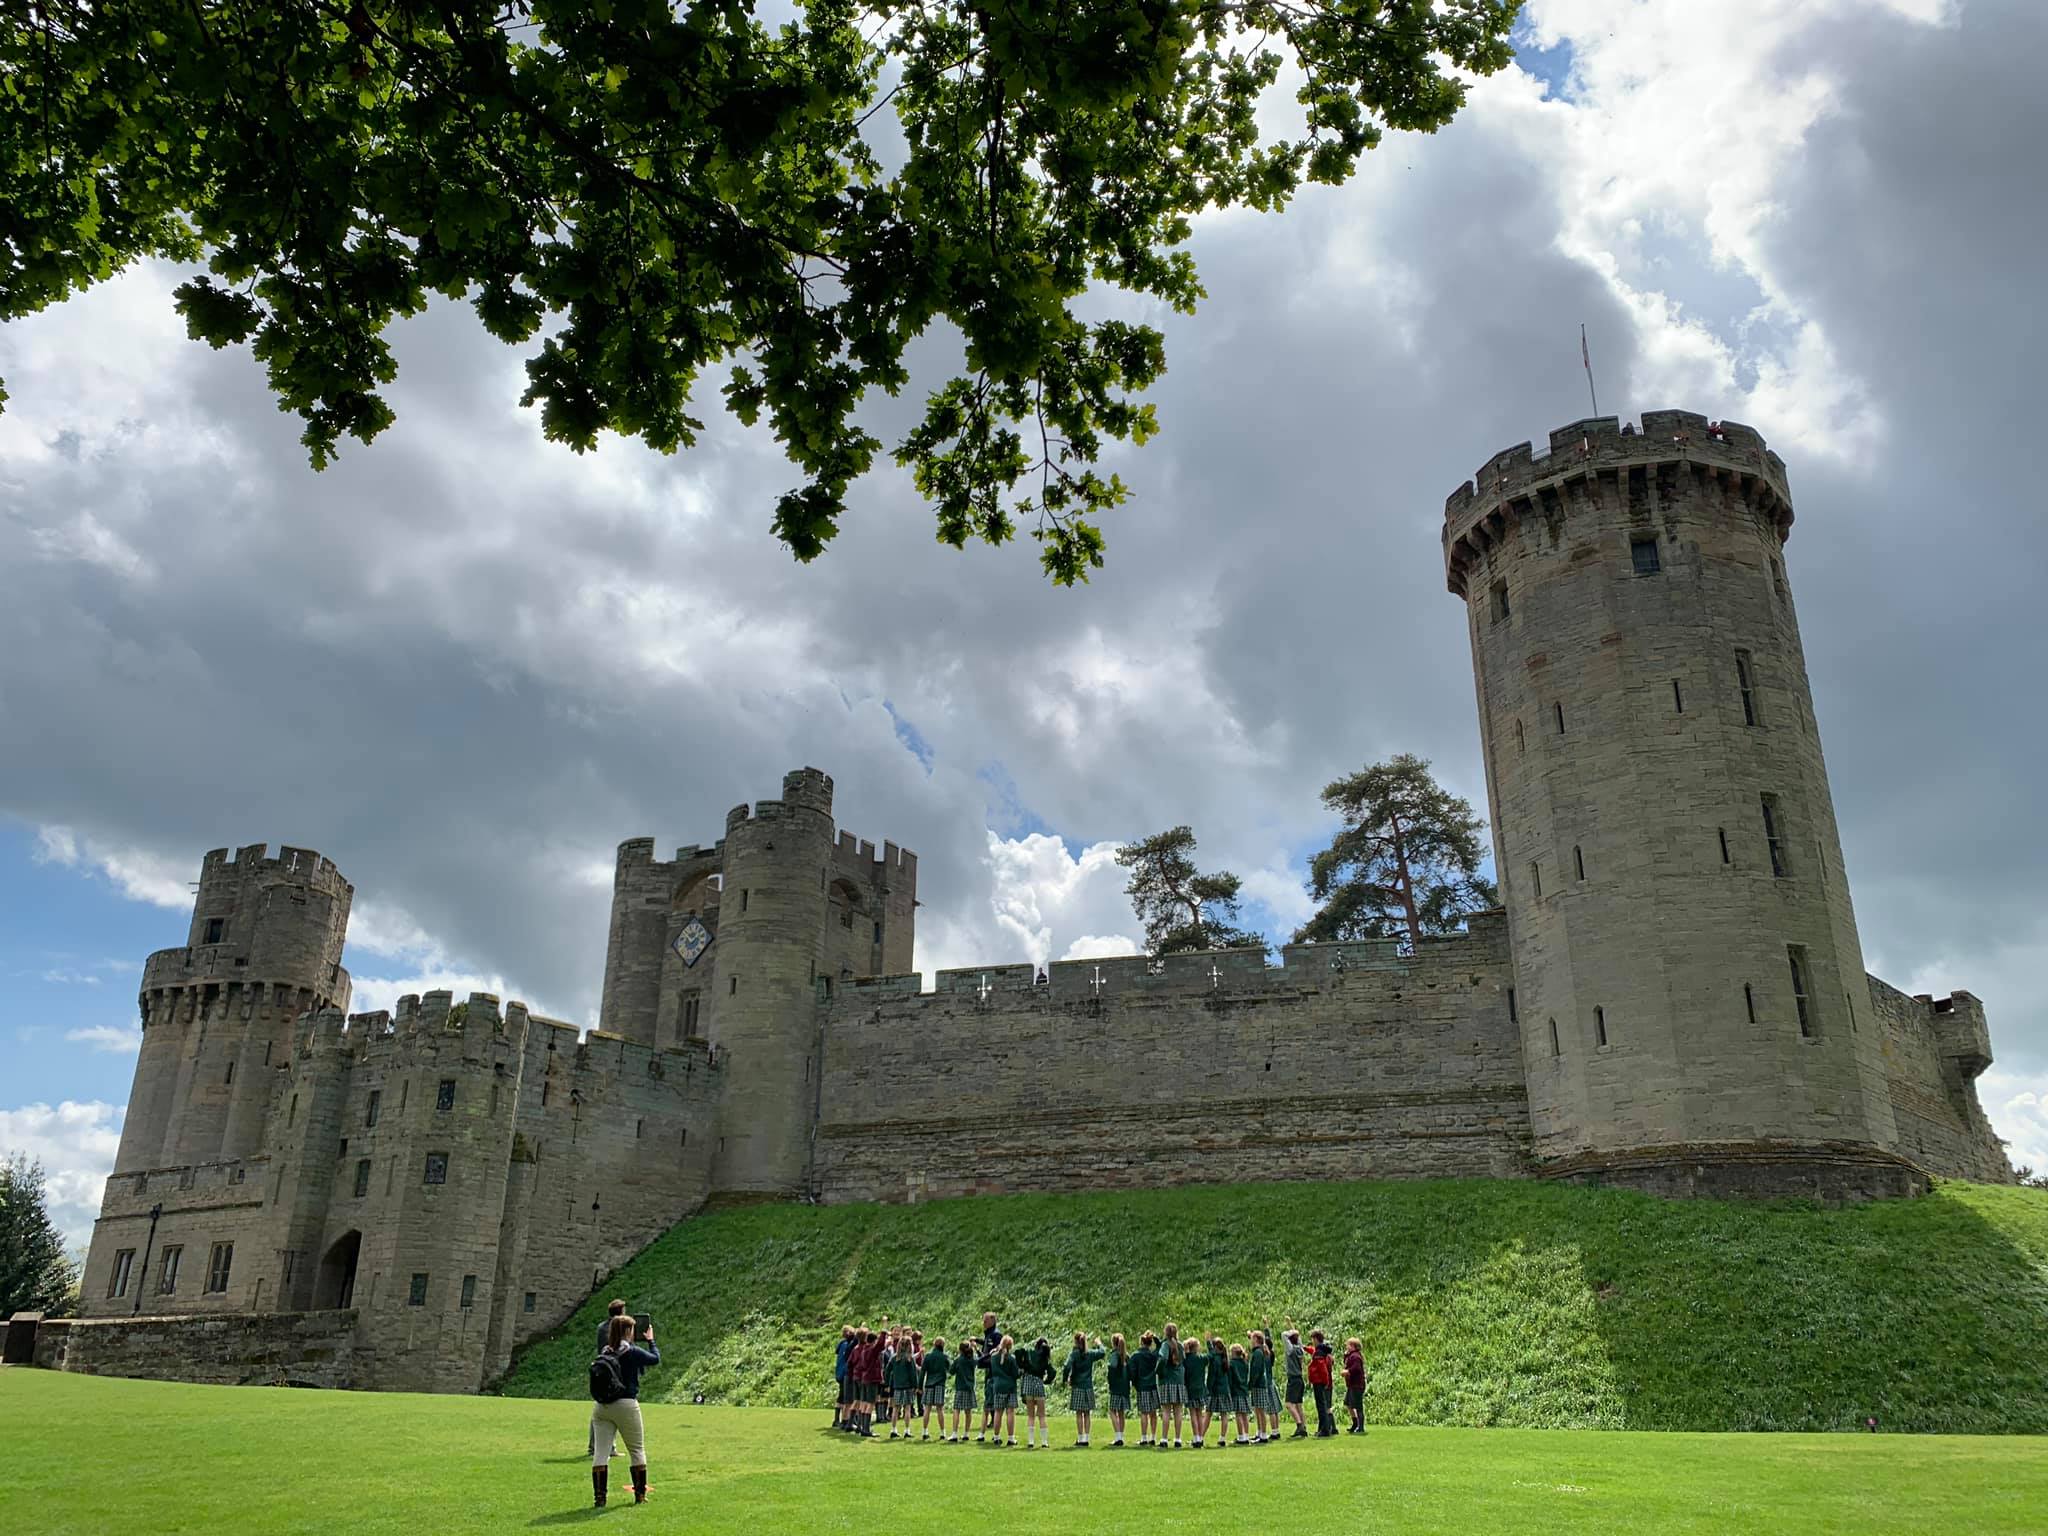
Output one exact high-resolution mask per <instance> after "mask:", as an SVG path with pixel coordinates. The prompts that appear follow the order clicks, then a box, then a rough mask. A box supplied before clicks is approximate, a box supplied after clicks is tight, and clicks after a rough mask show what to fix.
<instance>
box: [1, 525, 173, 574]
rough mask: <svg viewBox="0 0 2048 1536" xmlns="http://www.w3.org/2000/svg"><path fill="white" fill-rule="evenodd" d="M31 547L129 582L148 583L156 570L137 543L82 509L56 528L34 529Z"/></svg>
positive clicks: (45, 556)
mask: <svg viewBox="0 0 2048 1536" xmlns="http://www.w3.org/2000/svg"><path fill="white" fill-rule="evenodd" d="M28 537H29V547H30V548H32V549H33V550H35V552H36V553H37V554H38V555H39V556H41V557H42V558H43V559H45V560H76V561H78V562H79V563H80V564H82V565H96V566H99V567H100V568H101V569H103V570H107V571H111V572H113V573H114V574H115V575H116V576H119V577H121V578H123V579H124V580H127V581H132V582H136V583H139V584H143V585H147V584H148V583H149V582H150V581H152V580H153V579H154V578H155V576H156V569H155V567H153V566H152V565H151V564H150V563H149V561H147V560H146V559H144V558H143V557H142V555H141V554H140V553H139V552H138V551H137V550H136V548H135V546H134V545H132V544H130V543H129V542H128V541H127V540H126V539H124V538H122V537H121V535H120V534H118V533H116V532H115V531H114V530H113V529H111V528H109V527H107V525H106V524H104V523H102V522H101V521H100V520H99V519H98V518H96V517H94V516H93V515H92V513H91V512H80V513H79V514H78V515H77V516H75V517H73V518H72V519H71V521H70V522H68V523H62V524H59V525H57V526H55V527H46V528H31V529H30V530H29V531H28Z"/></svg>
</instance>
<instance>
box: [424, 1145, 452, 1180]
mask: <svg viewBox="0 0 2048 1536" xmlns="http://www.w3.org/2000/svg"><path fill="white" fill-rule="evenodd" d="M425 1182H426V1183H429V1184H446V1183H447V1182H448V1154H447V1153H446V1152H429V1153H428V1154H427V1175H426V1180H425Z"/></svg>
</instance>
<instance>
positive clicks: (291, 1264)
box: [256, 1248, 299, 1297]
mask: <svg viewBox="0 0 2048 1536" xmlns="http://www.w3.org/2000/svg"><path fill="white" fill-rule="evenodd" d="M283 1257H284V1279H283V1280H282V1281H281V1282H280V1285H290V1284H291V1283H292V1275H293V1274H294V1272H296V1271H297V1269H298V1267H299V1254H298V1250H297V1249H295V1248H287V1249H285V1250H284V1255H283ZM256 1294H257V1296H258V1297H261V1296H262V1294H263V1282H262V1281H261V1280H258V1281H257V1282H256Z"/></svg>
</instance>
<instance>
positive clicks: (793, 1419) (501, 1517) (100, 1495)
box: [0, 1367, 2048, 1536]
mask: <svg viewBox="0 0 2048 1536" xmlns="http://www.w3.org/2000/svg"><path fill="white" fill-rule="evenodd" d="M586 1419H587V1409H586V1405H584V1404H580V1403H573V1402H557V1401H545V1400H539V1399H528V1400H520V1399H505V1398H475V1397H413V1396H404V1395H399V1394H371V1393H328V1392H297V1391H289V1390H283V1389H275V1388H258V1387H191V1386H179V1385H173V1384H170V1383H165V1382H151V1381H116V1380H111V1379H107V1378H96V1377H85V1376H69V1375H63V1374H57V1373H52V1372H46V1371H32V1370H27V1369H23V1368H20V1367H10V1368H7V1369H4V1370H0V1536H16V1533H20V1536H31V1533H33V1536H61V1533H72V1532H76V1533H81V1536H85V1533H90V1536H102V1533H107V1532H115V1531H137V1532H146V1533H148V1536H164V1533H173V1532H185V1531H197V1532H205V1533H207V1536H228V1533H233V1532H241V1531H260V1532H265V1533H269V1532H283V1531H290V1532H305V1533H311V1536H318V1533H323V1532H336V1533H340V1532H349V1533H363V1532H380V1531H390V1532H403V1533H406V1536H425V1533H433V1536H460V1533H464V1532H470V1531H493V1532H503V1531H507V1530H519V1529H526V1528H531V1527H549V1526H557V1525H582V1524H587V1523H589V1522H592V1521H602V1522H604V1523H605V1524H606V1525H607V1526H609V1527H611V1528H614V1529H617V1528H631V1529H641V1530H650V1531H652V1530H668V1531H687V1532H704V1533H717V1532H736V1533H745V1536H770V1533H782V1532H792V1533H802V1532H814V1531H818V1532H823V1531H834V1532H837V1531H844V1532H859V1533H861V1536H873V1533H875V1532H878V1531H886V1532H888V1533H890V1536H919V1533H923V1532H933V1533H944V1536H958V1533H960V1532H963V1531H966V1532H978V1531H981V1530H984V1529H990V1530H1010V1529H1016V1528H1020V1527H1021V1528H1025V1529H1034V1528H1035V1529H1040V1530H1045V1531H1057V1532H1071V1533H1077V1536H1079V1533H1094V1532H1101V1533H1131V1536H1158V1533H1159V1532H1160V1531H1162V1530H1176V1531H1177V1530H1184V1529H1199V1530H1200V1531H1201V1532H1202V1536H1236V1533H1239V1532H1243V1533H1247V1536H1254V1533H1256V1536H1264V1533H1268V1532H1279V1531H1288V1530H1292V1529H1297V1528H1298V1529H1301V1530H1304V1531H1311V1532H1313V1531H1323V1532H1344V1533H1347V1536H1349V1533H1353V1532H1382V1531H1384V1532H1395V1531H1398V1532H1404V1533H1438V1532H1440V1533H1445V1536H1450V1533H1468V1532H1477V1533H1482V1536H1510V1533H1513V1536H1544V1533H1549V1532H1561V1531H1574V1532H1576V1531H1584V1532H1599V1533H1601V1536H1616V1533H1652V1532H1654V1533H1665V1532H1698V1533H1701V1536H1707V1533H1713V1536H1729V1533H1735V1532H1758V1533H1766V1532H1767V1533H1770V1536H1809V1533H1813V1536H1818V1533H1840V1536H1872V1533H1889V1532H1928V1533H1930V1536H1933V1533H1939V1536H1955V1533H1958V1532H1967V1533H1969V1536H1997V1533H2001V1532H2014V1533H2019V1532H2025V1533H2028V1536H2035V1533H2038V1532H2040V1531H2041V1530H2042V1528H2043V1519H2044V1514H2043V1512H2044V1510H2048V1441H2044V1440H2040V1439H2026V1438H2019V1437H2013V1436H2005V1437H1997V1438H1977V1437H1967V1436H1931V1435H1867V1434H1865V1435H1853V1434H1842V1435H1799V1434H1782V1435H1696V1434H1647V1433H1633V1432H1607V1433H1600V1432H1586V1431H1571V1430H1513V1429H1494V1430H1470V1429H1464V1430H1461V1429H1416V1428H1390V1429H1375V1430H1374V1431H1373V1432H1372V1433H1371V1434H1370V1435H1368V1436H1367V1437H1366V1438H1365V1439H1363V1440H1356V1439H1346V1438H1343V1437H1340V1438H1338V1439H1336V1440H1333V1441H1320V1442H1319V1441H1313V1440H1309V1441H1301V1442H1298V1443H1287V1442H1282V1443H1281V1444H1279V1445H1277V1446H1271V1447H1266V1446H1261V1447H1257V1448H1245V1449H1238V1448H1235V1447H1233V1448H1232V1449H1229V1450H1226V1451H1220V1452H1219V1451H1216V1450H1213V1449H1212V1450H1207V1451H1204V1452H1201V1453H1200V1454H1197V1453H1195V1452H1194V1451H1187V1450H1184V1451H1181V1452H1179V1453H1178V1454H1175V1453H1171V1452H1166V1453H1161V1452H1154V1451H1137V1450H1122V1451H1109V1450H1105V1449H1103V1448H1102V1447H1101V1446H1100V1445H1098V1446H1097V1447H1096V1448H1095V1449H1093V1450H1089V1451H1072V1450H1067V1449H1064V1448H1062V1449H1059V1450H1055V1451H1026V1450H1024V1449H1022V1448H1021V1447H1020V1448H1019V1449H1017V1450H1002V1451H994V1450H989V1449H987V1448H984V1447H979V1446H974V1445H968V1446H952V1445H944V1444H940V1443H937V1442H934V1443H932V1444H930V1445H925V1444H921V1443H919V1444H907V1445H906V1444H901V1443H898V1444H891V1443H889V1442H887V1441H862V1442H856V1441H853V1440H851V1439H849V1438H848V1437H846V1436H843V1435H836V1434H832V1433H830V1432H828V1431H824V1430H821V1428H820V1424H821V1415H819V1414H818V1413H815V1412H810V1411H806V1410H791V1409H775V1408H754V1409H740V1408H692V1407H686V1406H675V1405H667V1404H662V1405H654V1404H650V1405H649V1406H648V1408H647V1420H648V1434H649V1441H650V1446H651V1450H650V1463H651V1466H652V1470H653V1484H654V1494H653V1498H652V1499H651V1501H650V1502H649V1503H648V1504H647V1505H646V1506H645V1507H644V1508H635V1507H634V1506H633V1504H632V1501H631V1493H630V1490H629V1491H628V1493H627V1494H626V1497H625V1500H624V1502H623V1503H615V1504H614V1505H613V1506H612V1507H611V1508H610V1509H608V1510H605V1511H602V1512H599V1511H596V1510H593V1509H591V1508H590V1507H589V1501H590V1478H589V1471H588V1464H587V1460H586V1458H585V1457H584V1456H583V1454H582V1447H583V1437H584V1424H585V1422H586ZM1054 1433H1055V1436H1056V1437H1057V1440H1058V1441H1059V1442H1062V1443H1063V1442H1065V1441H1067V1440H1069V1439H1070V1438H1071V1435H1070V1433H1069V1432H1068V1429H1067V1427H1066V1426H1065V1425H1061V1424H1059V1423H1057V1422H1056V1423H1055V1430H1054ZM614 1466H615V1467H616V1468H618V1469H619V1470H618V1471H617V1472H616V1474H615V1486H616V1485H617V1484H624V1483H626V1481H627V1479H626V1476H625V1473H624V1470H623V1469H624V1467H625V1462H624V1461H623V1460H620V1461H618V1462H615V1463H614Z"/></svg>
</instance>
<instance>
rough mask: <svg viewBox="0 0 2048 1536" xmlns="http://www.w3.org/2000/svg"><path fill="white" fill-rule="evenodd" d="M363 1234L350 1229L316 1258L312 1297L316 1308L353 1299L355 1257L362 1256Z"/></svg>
mask: <svg viewBox="0 0 2048 1536" xmlns="http://www.w3.org/2000/svg"><path fill="white" fill-rule="evenodd" d="M362 1251H363V1234H362V1233H360V1232H350V1233H348V1234H347V1235H346V1236H343V1237H341V1238H339V1239H337V1240H336V1242H335V1244H334V1246H333V1247H332V1248H329V1249H328V1250H327V1256H326V1257H325V1258H324V1259H322V1260H321V1261H320V1281H319V1287H320V1288H319V1291H318V1293H317V1294H316V1295H315V1296H314V1298H313V1305H314V1307H315V1308H316V1309H319V1310H326V1309H329V1308H337V1307H352V1306H354V1305H355V1299H356V1260H357V1259H358V1258H359V1257H361V1256H362Z"/></svg>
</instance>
